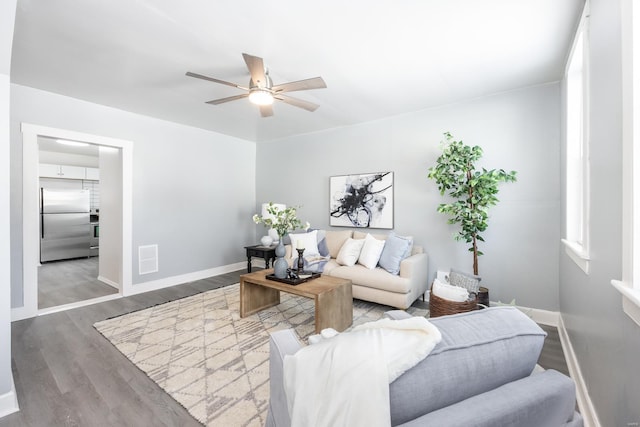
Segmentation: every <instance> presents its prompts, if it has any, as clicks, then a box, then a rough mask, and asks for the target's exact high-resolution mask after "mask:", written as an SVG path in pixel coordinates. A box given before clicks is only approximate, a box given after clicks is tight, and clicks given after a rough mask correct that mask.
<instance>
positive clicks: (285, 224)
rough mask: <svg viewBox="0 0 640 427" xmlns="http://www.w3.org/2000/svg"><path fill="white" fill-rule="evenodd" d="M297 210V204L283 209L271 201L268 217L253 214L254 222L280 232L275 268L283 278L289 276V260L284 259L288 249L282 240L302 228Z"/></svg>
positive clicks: (277, 273) (275, 272)
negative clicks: (291, 232)
mask: <svg viewBox="0 0 640 427" xmlns="http://www.w3.org/2000/svg"><path fill="white" fill-rule="evenodd" d="M281 206H284V205H281ZM296 210H297V207H295V206H293V207H288V208H284V209H281V208H280V206H278V205H275V204H274V203H273V202H269V204H268V205H267V207H266V212H267V214H268V215H267V216H266V217H265V216H264V215H262V216H260V215H258V214H255V215H253V222H255V223H256V224H265V225H266V226H267V227H270V228H273V229H275V230H276V231H277V233H278V246H276V261H275V262H274V263H273V270H274V274H275V276H276V277H278V278H281V279H283V278H285V277H286V276H287V268H288V267H289V265H288V264H287V261H286V260H285V259H284V255H285V253H286V251H285V248H284V244H283V242H282V240H283V238H284V236H285V235H286V234H287V233H288V232H289V231H290V230H296V229H300V228H302V221H300V220H299V219H298V218H297V217H296ZM308 228H309V223H308V222H307V223H306V226H305V229H308Z"/></svg>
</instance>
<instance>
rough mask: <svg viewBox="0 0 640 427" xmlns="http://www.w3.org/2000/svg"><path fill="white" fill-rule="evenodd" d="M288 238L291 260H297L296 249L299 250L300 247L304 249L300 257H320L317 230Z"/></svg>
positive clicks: (291, 235)
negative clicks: (289, 240)
mask: <svg viewBox="0 0 640 427" xmlns="http://www.w3.org/2000/svg"><path fill="white" fill-rule="evenodd" d="M289 237H290V238H291V258H293V259H296V258H298V251H297V250H296V249H297V248H299V247H300V245H303V247H304V253H303V254H302V256H307V255H320V252H319V251H318V230H313V231H310V232H308V233H301V234H289Z"/></svg>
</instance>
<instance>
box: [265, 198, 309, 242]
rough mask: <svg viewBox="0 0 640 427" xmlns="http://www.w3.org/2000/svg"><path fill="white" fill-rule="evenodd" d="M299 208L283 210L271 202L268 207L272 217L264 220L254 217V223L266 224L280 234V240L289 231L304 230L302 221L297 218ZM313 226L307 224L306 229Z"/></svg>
mask: <svg viewBox="0 0 640 427" xmlns="http://www.w3.org/2000/svg"><path fill="white" fill-rule="evenodd" d="M297 208H298V207H295V206H293V207H288V208H285V209H283V210H281V209H279V208H278V207H277V206H274V204H273V202H269V206H267V212H268V213H269V214H270V215H271V217H270V218H264V217H262V216H260V215H258V214H254V215H253V222H255V223H256V224H264V225H266V226H267V227H268V228H273V229H275V230H276V232H277V233H278V236H279V237H280V238H282V237H284V236H285V235H286V234H287V233H288V232H289V230H296V229H300V228H302V221H300V220H299V219H298V218H297V217H296V210H297ZM310 226H311V224H309V222H307V223H306V224H305V227H304V229H305V230H308V229H309V227H310Z"/></svg>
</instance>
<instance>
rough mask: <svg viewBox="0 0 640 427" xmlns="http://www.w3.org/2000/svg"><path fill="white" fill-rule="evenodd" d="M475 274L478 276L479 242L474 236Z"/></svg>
mask: <svg viewBox="0 0 640 427" xmlns="http://www.w3.org/2000/svg"><path fill="white" fill-rule="evenodd" d="M473 274H475V275H476V276H477V275H478V241H477V240H476V235H475V233H474V235H473Z"/></svg>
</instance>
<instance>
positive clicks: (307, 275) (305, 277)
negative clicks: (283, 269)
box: [265, 268, 322, 286]
mask: <svg viewBox="0 0 640 427" xmlns="http://www.w3.org/2000/svg"><path fill="white" fill-rule="evenodd" d="M320 276H322V273H312V272H310V271H303V272H302V273H298V271H297V270H291V269H290V268H289V269H287V274H286V275H285V277H276V275H275V274H267V275H266V276H265V278H267V279H268V280H275V281H276V282H282V283H286V284H287V285H293V286H295V285H299V284H301V283H305V282H308V281H309V280H313V279H317V278H318V277H320Z"/></svg>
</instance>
